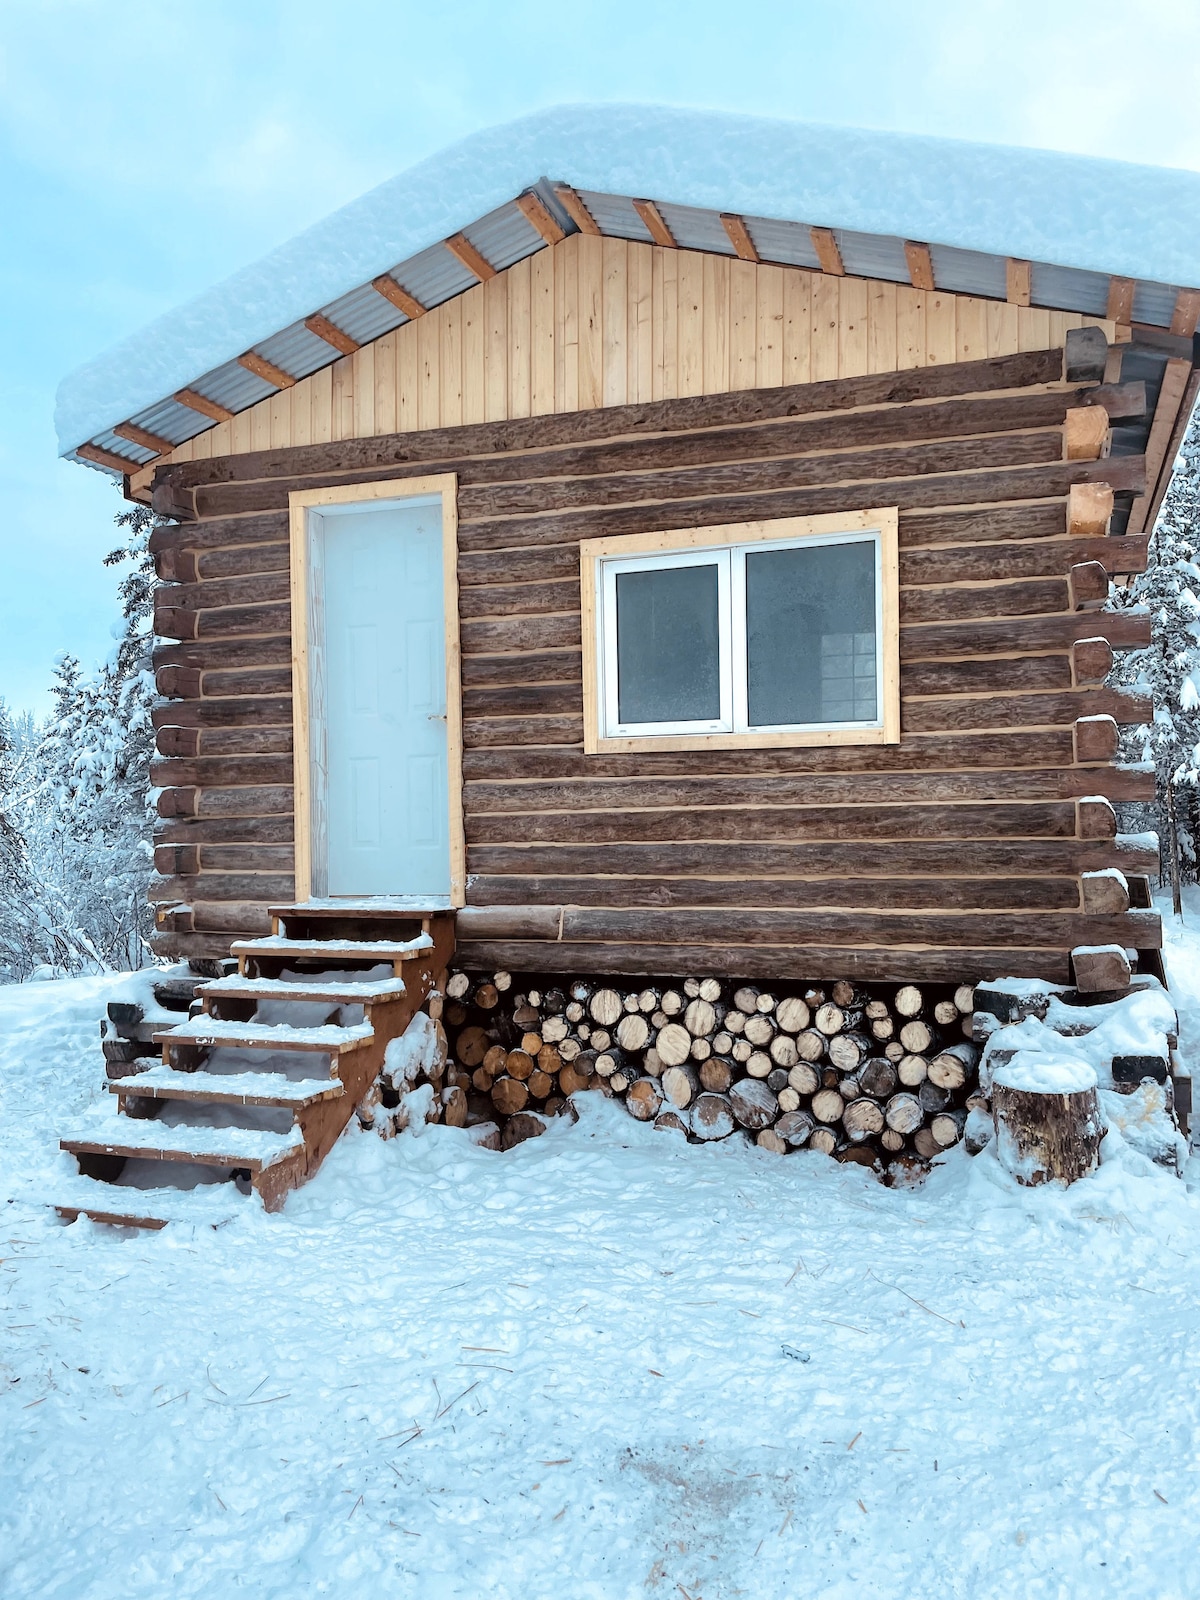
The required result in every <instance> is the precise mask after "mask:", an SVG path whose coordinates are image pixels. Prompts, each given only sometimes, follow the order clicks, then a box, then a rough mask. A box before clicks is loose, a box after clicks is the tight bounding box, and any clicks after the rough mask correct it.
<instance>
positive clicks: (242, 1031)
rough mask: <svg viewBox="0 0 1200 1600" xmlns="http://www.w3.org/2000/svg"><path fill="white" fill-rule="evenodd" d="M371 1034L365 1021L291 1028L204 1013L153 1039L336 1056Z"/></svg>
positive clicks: (366, 1040) (356, 1047) (358, 1047)
mask: <svg viewBox="0 0 1200 1600" xmlns="http://www.w3.org/2000/svg"><path fill="white" fill-rule="evenodd" d="M374 1037H375V1030H374V1028H372V1026H371V1024H370V1023H369V1022H356V1023H355V1024H354V1025H353V1026H352V1027H349V1028H341V1027H338V1026H337V1025H336V1024H335V1023H332V1022H326V1023H324V1024H322V1026H320V1027H318V1028H295V1027H291V1026H290V1025H289V1024H287V1023H283V1022H281V1023H277V1024H275V1023H268V1022H234V1021H227V1020H226V1019H225V1018H223V1017H210V1016H208V1015H207V1014H204V1015H202V1016H198V1017H190V1018H189V1019H188V1021H187V1022H182V1023H180V1025H179V1026H178V1027H177V1028H167V1029H164V1030H163V1032H161V1033H156V1034H155V1035H154V1042H155V1044H167V1045H172V1044H187V1045H198V1046H209V1047H211V1048H215V1049H221V1050H269V1051H276V1050H317V1051H320V1052H321V1054H322V1055H327V1056H339V1055H343V1054H344V1053H345V1052H346V1051H348V1050H361V1049H362V1047H363V1045H365V1044H370V1042H371V1040H372V1039H373V1038H374Z"/></svg>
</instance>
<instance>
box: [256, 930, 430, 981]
mask: <svg viewBox="0 0 1200 1600" xmlns="http://www.w3.org/2000/svg"><path fill="white" fill-rule="evenodd" d="M230 948H231V950H232V951H233V954H234V955H235V956H237V958H238V961H239V962H244V961H245V959H246V958H247V957H250V958H251V959H261V958H262V957H264V956H266V957H269V958H271V959H283V960H287V961H326V962H334V961H371V962H376V961H390V962H391V963H392V968H393V971H394V972H395V973H396V975H397V976H399V972H400V967H401V965H402V964H403V963H404V962H405V961H415V960H416V959H417V957H418V956H423V955H424V954H425V952H426V951H427V950H432V949H433V940H432V939H431V938H430V936H429V935H428V934H427V933H419V934H417V935H416V936H415V937H414V938H412V939H287V938H285V937H284V935H283V934H281V933H273V934H269V935H267V937H265V938H262V939H235V940H234V942H233V944H232V945H231V946H230Z"/></svg>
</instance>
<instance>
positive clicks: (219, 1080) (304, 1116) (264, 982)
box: [57, 908, 454, 1227]
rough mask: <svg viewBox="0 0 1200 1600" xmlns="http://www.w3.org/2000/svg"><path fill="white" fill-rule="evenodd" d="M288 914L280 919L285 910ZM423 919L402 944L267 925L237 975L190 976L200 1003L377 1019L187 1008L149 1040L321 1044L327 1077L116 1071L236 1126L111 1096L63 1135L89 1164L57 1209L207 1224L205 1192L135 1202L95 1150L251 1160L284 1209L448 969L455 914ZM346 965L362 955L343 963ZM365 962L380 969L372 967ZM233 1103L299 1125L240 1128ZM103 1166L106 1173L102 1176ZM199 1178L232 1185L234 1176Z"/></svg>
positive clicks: (389, 927) (249, 1166) (248, 1045)
mask: <svg viewBox="0 0 1200 1600" xmlns="http://www.w3.org/2000/svg"><path fill="white" fill-rule="evenodd" d="M302 909H303V908H287V910H302ZM282 914H284V915H286V911H285V912H283V913H282ZM406 920H407V919H406ZM426 926H427V927H428V928H430V930H431V931H430V932H429V933H422V934H420V935H418V936H417V937H415V938H408V939H403V940H399V939H389V938H387V937H380V938H377V939H322V938H320V937H319V935H318V936H316V937H311V938H305V939H289V938H286V937H283V936H280V935H272V936H271V937H269V938H264V939H246V940H239V941H237V942H236V943H235V944H234V946H233V953H234V954H235V955H237V956H238V957H239V961H240V963H241V966H242V971H241V972H240V973H238V974H237V975H230V976H228V977H226V978H222V979H217V980H213V981H211V982H208V983H203V984H197V985H195V991H196V992H197V993H200V994H202V995H203V996H204V998H205V1002H206V1004H207V1003H212V1002H213V1001H215V1002H216V1003H217V1004H218V1007H219V1003H220V1001H221V999H222V997H225V998H226V999H229V1000H231V1001H239V1000H240V1001H255V1000H257V1001H260V1002H267V1001H270V1002H276V1003H282V1004H283V1006H284V1008H285V1014H286V1011H287V1007H288V1006H289V1004H292V1005H297V1007H298V1008H299V1007H300V1006H302V1005H303V1004H304V1003H305V1002H308V1003H312V1002H314V1001H315V1002H323V1003H324V1004H325V1006H326V1009H325V1011H324V1012H323V1014H324V1015H326V1016H328V1014H329V1011H331V1010H333V1008H334V1007H335V1006H337V1005H339V1004H341V1005H345V1004H355V1005H361V1006H364V1007H367V1008H369V1014H370V1015H371V1016H372V1019H373V1020H372V1021H363V1022H361V1023H353V1024H350V1025H348V1026H338V1025H335V1024H332V1023H321V1024H319V1025H317V1026H311V1027H304V1026H297V1025H295V1024H294V1023H292V1024H289V1023H278V1024H274V1023H265V1022H264V1023H259V1022H254V1021H239V1020H237V1019H233V1018H224V1017H214V1016H211V1015H208V1014H201V1015H199V1016H195V1017H191V1018H189V1019H187V1020H186V1021H185V1020H183V1018H182V1017H181V1018H180V1020H179V1022H178V1023H177V1025H175V1026H173V1027H171V1028H169V1029H167V1028H163V1029H162V1031H161V1032H159V1033H156V1034H155V1035H154V1039H155V1042H156V1043H161V1044H163V1045H165V1047H166V1051H167V1053H168V1055H169V1052H170V1048H171V1046H172V1045H177V1046H182V1047H184V1048H185V1049H200V1050H203V1049H207V1048H210V1047H211V1048H217V1049H222V1048H224V1049H248V1050H253V1051H264V1052H267V1053H270V1052H279V1053H289V1052H292V1051H311V1052H320V1053H322V1054H324V1055H326V1056H328V1057H329V1077H328V1078H321V1079H317V1078H306V1079H305V1080H303V1081H300V1082H296V1081H291V1080H289V1079H287V1078H285V1077H284V1076H283V1075H282V1074H278V1075H277V1074H274V1073H271V1072H269V1071H266V1072H264V1071H254V1070H251V1071H248V1072H241V1073H232V1072H231V1073H221V1072H211V1071H203V1070H202V1071H198V1072H186V1071H181V1070H177V1069H175V1068H172V1067H171V1066H170V1065H169V1064H167V1063H164V1064H163V1065H161V1066H159V1065H155V1066H154V1067H152V1068H151V1069H150V1070H149V1071H147V1072H144V1073H131V1074H129V1075H128V1076H126V1077H124V1078H120V1079H116V1080H113V1081H112V1082H110V1083H109V1085H108V1087H109V1090H110V1091H111V1092H112V1093H114V1094H116V1095H118V1096H121V1097H127V1098H128V1099H129V1100H130V1101H137V1100H138V1099H155V1100H162V1101H174V1102H185V1103H187V1104H188V1105H189V1106H190V1107H191V1108H194V1109H195V1110H196V1111H199V1113H200V1115H201V1116H204V1115H205V1110H204V1108H205V1103H206V1102H207V1106H208V1113H207V1114H208V1116H209V1117H210V1118H211V1119H212V1120H226V1121H227V1120H228V1119H229V1117H230V1116H231V1115H232V1116H233V1118H234V1125H233V1126H223V1127H213V1126H211V1125H209V1126H201V1125H197V1124H196V1123H195V1122H189V1123H188V1124H187V1125H183V1126H173V1127H172V1126H168V1125H166V1124H165V1123H164V1122H162V1121H160V1120H145V1121H144V1120H142V1119H141V1118H138V1117H128V1116H125V1115H121V1114H119V1113H120V1111H121V1109H122V1107H123V1104H124V1100H123V1099H122V1100H121V1101H119V1102H118V1104H117V1105H116V1106H114V1105H113V1102H112V1101H111V1099H108V1098H107V1097H106V1106H105V1113H107V1114H105V1113H99V1114H96V1113H93V1114H91V1115H89V1117H88V1118H87V1119H86V1120H85V1122H84V1123H83V1124H81V1125H79V1126H77V1127H76V1128H75V1129H74V1130H73V1131H72V1132H71V1133H69V1134H68V1135H67V1137H65V1138H63V1139H62V1140H60V1144H61V1147H62V1149H63V1150H65V1151H67V1152H69V1153H70V1154H73V1155H75V1156H76V1157H77V1158H80V1165H81V1176H80V1178H79V1180H77V1185H76V1186H73V1187H72V1189H71V1191H69V1192H68V1193H66V1194H63V1195H62V1196H61V1198H60V1200H59V1201H58V1203H57V1209H58V1210H59V1212H60V1214H61V1215H63V1216H64V1217H74V1216H78V1215H80V1214H81V1213H86V1214H87V1215H89V1216H92V1217H94V1218H95V1219H96V1220H98V1221H107V1222H114V1223H123V1224H126V1225H130V1226H145V1227H160V1226H162V1225H163V1223H164V1222H166V1221H170V1220H174V1219H179V1220H184V1221H197V1220H203V1221H212V1220H213V1218H212V1217H209V1216H207V1215H206V1216H204V1217H198V1216H197V1215H196V1208H197V1205H198V1204H199V1202H197V1201H195V1200H193V1199H192V1193H191V1190H188V1189H183V1188H179V1189H176V1188H172V1189H170V1190H168V1191H165V1192H166V1193H167V1194H169V1195H170V1196H171V1199H170V1201H169V1202H168V1203H167V1204H164V1203H160V1200H159V1197H158V1194H156V1195H155V1197H154V1198H153V1200H146V1199H143V1198H141V1196H142V1195H144V1194H145V1193H146V1191H144V1190H138V1189H136V1188H135V1187H134V1186H133V1185H132V1184H130V1185H126V1184H124V1183H119V1182H118V1183H115V1184H114V1183H108V1182H105V1181H104V1179H102V1178H99V1177H92V1176H91V1175H90V1173H88V1168H89V1166H90V1167H91V1169H92V1171H100V1170H102V1169H103V1167H104V1163H103V1162H102V1161H98V1160H96V1159H95V1158H100V1157H116V1158H121V1157H124V1158H131V1159H134V1160H137V1159H149V1160H155V1161H158V1162H161V1163H163V1164H164V1167H167V1168H168V1170H164V1172H163V1181H164V1182H170V1181H171V1178H172V1177H173V1174H172V1173H171V1172H170V1170H169V1164H173V1163H178V1164H180V1165H187V1164H191V1165H192V1167H193V1175H194V1169H195V1167H197V1166H208V1167H210V1168H212V1167H218V1168H224V1169H226V1171H227V1172H228V1171H229V1170H230V1169H233V1170H238V1169H242V1170H247V1171H249V1172H250V1174H251V1177H252V1181H253V1188H254V1189H255V1190H256V1191H257V1193H258V1195H259V1197H260V1199H261V1200H262V1202H263V1204H264V1205H265V1206H266V1209H267V1210H268V1211H275V1210H278V1209H279V1208H280V1206H282V1204H283V1202H284V1200H285V1198H286V1196H287V1194H288V1192H289V1191H290V1190H291V1189H294V1188H296V1187H297V1186H298V1185H300V1184H302V1183H304V1182H306V1181H307V1180H308V1178H310V1177H311V1176H312V1175H313V1173H314V1172H316V1170H317V1169H318V1168H319V1166H320V1165H321V1162H322V1161H323V1160H324V1158H325V1156H326V1155H327V1154H328V1152H329V1150H330V1149H331V1148H332V1146H333V1144H334V1143H335V1142H336V1141H337V1139H338V1138H339V1137H340V1135H341V1133H342V1131H343V1130H344V1128H345V1127H346V1124H347V1122H348V1121H349V1120H350V1118H351V1117H352V1116H353V1114H354V1107H355V1105H356V1104H357V1103H358V1102H359V1100H360V1099H361V1097H362V1096H363V1094H365V1093H366V1091H367V1089H368V1088H369V1087H370V1084H371V1083H372V1082H373V1081H374V1080H375V1077H376V1075H377V1074H378V1072H379V1070H380V1068H381V1067H382V1065H383V1058H384V1051H385V1049H386V1047H387V1046H388V1045H389V1044H390V1043H391V1042H393V1041H394V1040H396V1039H399V1038H401V1037H402V1036H403V1035H404V1033H405V1031H406V1029H407V1028H408V1027H409V1025H410V1024H411V1021H412V1018H413V1016H414V1015H415V1014H416V1013H417V1012H418V1011H419V1009H420V1007H421V1005H422V1004H423V1002H424V1001H425V999H426V997H427V996H428V994H429V992H430V990H431V988H432V986H433V984H434V982H435V981H436V980H437V979H438V977H439V975H440V974H443V973H444V972H445V969H446V966H447V964H448V962H449V960H450V957H451V955H452V953H453V949H454V917H453V913H451V912H442V911H439V912H437V913H431V914H430V915H429V917H428V918H427V920H426ZM391 931H394V922H389V921H388V920H387V919H382V920H381V922H380V933H381V934H382V935H386V934H387V933H388V932H391ZM256 954H258V955H259V956H262V957H269V958H272V960H273V961H277V960H278V958H284V959H283V960H282V961H279V964H278V966H277V970H278V971H279V977H277V978H276V977H272V976H269V975H268V976H265V977H261V978H256V977H249V976H247V974H246V972H245V963H246V960H247V958H253V957H254V956H255V955H256ZM418 956H421V957H425V959H424V960H423V961H421V962H420V963H419V964H418V965H417V966H416V967H415V968H414V969H413V970H412V971H411V972H410V974H409V980H408V983H407V984H405V983H404V982H403V981H401V978H400V968H401V965H402V964H403V963H404V962H407V961H412V960H413V959H414V958H416V957H418ZM289 958H290V959H289ZM292 960H296V961H313V962H317V963H320V964H321V965H322V966H323V967H324V969H325V970H324V971H317V972H314V973H312V974H311V975H310V974H309V973H306V972H302V971H297V970H289V968H290V966H291V961H292ZM347 963H352V964H355V965H350V966H349V967H348V968H347ZM385 963H386V965H385ZM364 965H369V967H373V969H374V970H364V969H363V967H364ZM339 967H341V968H342V969H343V970H338V968H339ZM388 967H390V968H391V972H390V974H389V973H388ZM381 969H382V970H381ZM267 1014H268V1015H270V1014H272V1013H270V1012H268V1013H267ZM156 1020H157V1019H156ZM237 1106H245V1107H246V1108H247V1112H248V1115H247V1117H246V1119H245V1120H247V1121H249V1120H251V1115H250V1114H249V1109H250V1108H251V1107H256V1106H258V1107H268V1108H274V1109H277V1110H281V1111H282V1110H290V1111H291V1113H292V1116H293V1118H294V1125H293V1127H292V1128H291V1130H290V1131H289V1132H287V1133H276V1132H268V1131H265V1130H259V1129H256V1128H251V1127H243V1126H240V1125H239V1124H238V1120H237V1114H236V1111H231V1109H230V1108H235V1107H237ZM117 1170H118V1175H120V1169H117ZM85 1173H88V1175H87V1176H86V1177H85V1176H84V1175H83V1174H85ZM108 1176H110V1174H108V1173H105V1178H107V1177H108ZM180 1181H181V1184H182V1183H183V1182H186V1181H187V1180H186V1179H185V1178H184V1177H182V1176H181V1179H180ZM203 1187H206V1188H210V1189H212V1188H216V1189H219V1190H223V1191H225V1192H226V1193H227V1194H228V1193H231V1192H232V1191H231V1186H230V1185H229V1184H228V1183H217V1184H207V1185H204V1186H203ZM77 1196H79V1197H80V1198H79V1199H78V1202H77V1199H76V1197H77ZM133 1196H137V1198H132V1197H133ZM214 1203H217V1202H214ZM218 1204H219V1203H218ZM168 1207H169V1209H168ZM225 1215H226V1213H225V1212H222V1214H221V1216H220V1217H219V1218H218V1219H217V1220H224V1216H225Z"/></svg>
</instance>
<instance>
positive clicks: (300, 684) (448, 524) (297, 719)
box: [288, 472, 467, 910]
mask: <svg viewBox="0 0 1200 1600" xmlns="http://www.w3.org/2000/svg"><path fill="white" fill-rule="evenodd" d="M435 494H436V495H440V497H441V502H442V605H443V610H444V614H445V652H446V754H447V772H446V782H447V789H448V792H449V808H450V815H449V840H450V905H451V907H452V909H455V910H457V908H458V907H460V906H463V905H465V904H466V894H467V843H466V833H465V830H464V826H463V793H462V786H463V779H462V759H463V733H462V646H461V643H460V640H459V624H458V479H457V477H456V475H455V474H454V473H452V472H444V473H436V474H433V475H431V476H429V477H425V478H402V479H396V478H393V479H388V480H385V481H383V482H374V483H355V484H344V485H341V486H340V487H334V488H328V489H303V490H293V491H292V492H291V493H290V494H289V495H288V506H289V531H290V541H291V562H290V566H291V583H292V695H293V700H292V708H293V709H292V720H293V739H294V750H295V754H294V758H293V765H294V772H295V790H296V821H295V828H296V899H297V900H308V899H311V898H312V896H313V894H314V893H323V887H324V886H323V885H317V884H315V883H314V848H313V847H314V842H315V840H314V814H313V805H314V798H315V797H314V794H313V785H312V770H313V755H314V752H313V748H312V723H311V706H312V693H313V680H314V674H313V672H312V670H311V663H310V659H309V657H310V651H309V635H310V629H311V628H312V624H313V619H314V612H313V599H314V593H315V591H316V587H317V586H316V585H314V583H313V581H312V571H311V553H310V542H311V541H310V530H309V512H310V511H319V510H320V509H322V508H326V507H327V508H332V507H337V506H344V505H352V504H357V503H360V502H362V501H365V500H410V499H418V498H426V497H428V496H430V495H435ZM316 875H319V872H318V874H316ZM359 898H361V896H360V897H359Z"/></svg>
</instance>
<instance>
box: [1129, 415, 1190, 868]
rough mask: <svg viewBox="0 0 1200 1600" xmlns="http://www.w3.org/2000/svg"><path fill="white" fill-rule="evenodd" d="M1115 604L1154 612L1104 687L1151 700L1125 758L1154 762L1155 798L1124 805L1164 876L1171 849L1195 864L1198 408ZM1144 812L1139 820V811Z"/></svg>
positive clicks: (1131, 734)
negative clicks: (1157, 843)
mask: <svg viewBox="0 0 1200 1600" xmlns="http://www.w3.org/2000/svg"><path fill="white" fill-rule="evenodd" d="M1114 598H1115V603H1116V604H1118V605H1120V606H1122V607H1130V606H1132V607H1138V608H1144V609H1146V610H1148V611H1149V612H1150V617H1151V629H1152V638H1151V643H1150V646H1149V648H1148V649H1145V650H1136V651H1130V652H1128V653H1127V654H1125V655H1124V656H1122V657H1119V658H1118V661H1117V665H1116V667H1115V669H1114V671H1113V674H1112V677H1111V679H1110V682H1112V683H1113V684H1114V685H1119V686H1122V687H1129V688H1133V687H1137V688H1140V689H1141V690H1142V691H1143V692H1146V693H1151V694H1153V696H1154V702H1155V713H1154V721H1153V722H1152V723H1150V724H1148V725H1146V726H1143V727H1138V728H1127V729H1125V730H1124V731H1123V734H1122V741H1121V745H1122V752H1121V753H1122V757H1123V759H1124V760H1126V761H1148V762H1153V764H1154V770H1155V773H1156V776H1157V799H1156V801H1155V804H1154V806H1153V807H1152V808H1149V811H1150V814H1149V815H1147V814H1146V808H1143V807H1137V808H1134V807H1128V808H1123V809H1124V810H1125V811H1126V813H1127V818H1126V820H1127V821H1129V822H1131V823H1133V824H1134V825H1141V826H1146V827H1151V828H1154V829H1155V831H1157V833H1158V835H1159V838H1160V840H1161V841H1162V849H1163V873H1164V876H1167V875H1169V865H1170V857H1171V854H1172V852H1173V850H1175V849H1177V852H1178V861H1179V868H1180V872H1181V874H1182V876H1183V877H1185V878H1193V879H1194V878H1195V877H1196V876H1197V869H1198V867H1200V411H1198V412H1197V413H1195V414H1193V416H1192V419H1191V422H1190V424H1189V427H1188V430H1187V434H1186V436H1185V438H1184V443H1183V446H1182V448H1181V450H1180V453H1179V458H1178V460H1177V461H1176V464H1175V477H1174V480H1173V481H1172V484H1171V488H1170V490H1169V491H1168V493H1167V496H1166V499H1165V500H1164V502H1163V506H1162V510H1161V511H1160V513H1159V516H1158V520H1157V522H1156V523H1155V526H1154V530H1153V532H1152V534H1151V537H1150V559H1149V565H1148V566H1147V569H1146V571H1145V572H1144V573H1141V574H1139V575H1138V576H1137V578H1136V579H1135V580H1134V582H1133V584H1132V585H1131V587H1130V588H1129V589H1128V590H1125V591H1118V592H1117V594H1116V595H1115V597H1114ZM1139 813H1140V815H1139Z"/></svg>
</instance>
